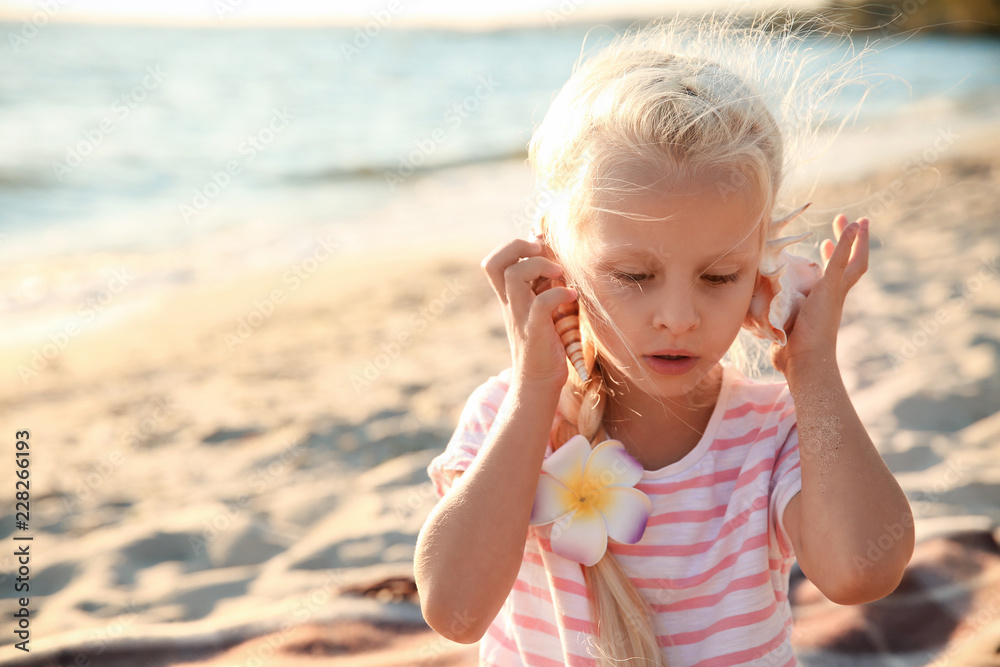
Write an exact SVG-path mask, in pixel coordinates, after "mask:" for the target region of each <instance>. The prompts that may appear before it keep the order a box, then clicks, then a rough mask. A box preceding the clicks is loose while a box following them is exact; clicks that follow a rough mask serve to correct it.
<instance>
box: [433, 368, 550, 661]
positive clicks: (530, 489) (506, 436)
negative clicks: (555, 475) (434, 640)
mask: <svg viewBox="0 0 1000 667" xmlns="http://www.w3.org/2000/svg"><path fill="white" fill-rule="evenodd" d="M558 397H559V393H558V391H556V392H553V391H552V390H551V388H549V387H535V386H532V385H521V386H514V385H512V386H511V387H510V390H509V391H508V393H507V396H506V397H505V398H504V400H503V403H502V404H501V405H500V410H499V413H498V414H497V420H496V422H495V424H494V426H493V428H492V429H491V430H490V435H489V436H488V437H487V439H486V442H485V443H483V446H482V449H481V450H480V451H479V453H478V455H477V456H476V458H475V459H474V460H473V462H472V464H471V465H470V466H469V469H468V470H466V471H465V472H464V473H463V474H462V475H461V476H459V477H458V478H457V479H456V480H455V482H454V483H453V485H452V488H451V490H450V491H449V492H448V493H447V494H446V495H445V497H444V498H443V499H442V500H441V501H440V502H439V503H438V504H437V506H436V507H435V508H434V510H433V511H432V512H431V514H430V516H429V517H428V519H427V522H426V523H425V524H424V526H423V528H422V529H421V531H420V535H419V536H418V538H417V551H416V556H415V558H414V574H415V578H416V582H417V588H418V590H419V591H420V606H421V608H422V610H423V614H424V618H425V619H426V621H427V623H428V625H430V626H431V627H432V628H434V630H436V631H437V632H438V633H439V634H441V635H443V636H444V637H447V638H448V639H451V640H453V641H457V642H462V643H472V642H476V641H478V640H479V639H480V638H481V637H482V636H483V634H484V633H485V632H486V628H487V627H488V626H489V624H490V623H491V622H492V621H493V619H494V618H495V617H496V615H497V612H499V611H500V607H501V606H502V605H503V603H504V600H505V599H506V598H507V595H508V593H510V589H511V587H513V585H514V581H515V580H516V579H517V574H518V571H519V570H520V567H521V559H522V557H523V555H524V543H525V538H526V537H527V531H528V520H529V518H530V517H531V506H532V503H533V501H534V499H535V489H536V487H537V485H538V476H539V475H540V474H541V468H542V458H543V456H544V454H545V446H546V444H547V443H548V436H549V429H550V428H551V426H552V418H553V416H554V415H555V410H556V403H557V402H558Z"/></svg>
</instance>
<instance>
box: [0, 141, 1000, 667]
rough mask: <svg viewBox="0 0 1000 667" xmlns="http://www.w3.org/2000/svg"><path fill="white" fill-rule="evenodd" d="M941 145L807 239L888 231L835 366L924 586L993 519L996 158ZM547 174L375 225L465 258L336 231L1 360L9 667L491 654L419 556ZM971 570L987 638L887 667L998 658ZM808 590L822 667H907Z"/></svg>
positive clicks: (810, 221) (122, 260) (998, 307)
mask: <svg viewBox="0 0 1000 667" xmlns="http://www.w3.org/2000/svg"><path fill="white" fill-rule="evenodd" d="M928 145H930V146H932V144H928ZM928 145H923V144H920V143H917V144H915V145H914V146H913V147H912V150H910V151H909V153H910V154H911V155H912V156H915V158H914V160H911V162H910V163H909V166H908V167H901V166H895V167H892V168H887V167H885V166H884V165H883V166H881V167H877V168H872V169H867V168H866V169H862V170H860V171H859V172H858V173H856V174H854V175H853V176H852V177H851V178H847V179H846V180H843V181H841V182H838V183H835V184H824V185H821V186H820V187H817V188H816V189H815V190H814V191H812V192H803V193H802V196H803V198H807V200H811V201H813V202H814V204H813V205H812V207H811V208H810V210H809V211H808V212H807V214H806V215H805V216H804V219H803V224H802V226H803V227H804V228H807V229H811V230H813V231H815V233H816V241H817V242H818V240H820V239H821V238H825V237H826V236H828V235H829V234H830V231H829V225H830V221H831V220H832V218H833V217H834V215H835V214H836V213H837V212H839V211H843V212H845V213H846V214H847V215H848V216H849V217H851V219H855V218H857V217H859V216H861V215H868V216H869V217H870V218H871V219H872V238H873V249H872V256H871V266H870V270H869V273H868V274H867V275H866V277H865V278H864V279H863V280H862V282H861V283H860V284H859V285H858V286H857V288H856V289H855V291H854V292H853V293H852V295H851V297H850V298H849V301H848V304H847V308H846V312H845V317H844V322H843V327H842V330H841V334H840V338H839V346H840V349H839V359H840V362H841V368H842V371H843V374H844V377H845V381H846V382H847V384H848V388H849V390H850V392H851V395H852V397H853V399H854V402H855V405H856V406H857V408H858V411H859V413H860V414H861V416H862V418H863V420H864V422H865V424H866V426H867V427H868V429H869V432H870V433H871V435H872V438H873V440H874V441H875V442H876V443H877V445H878V447H879V449H880V451H881V453H882V455H883V457H884V458H885V460H886V462H887V463H888V465H889V466H890V468H891V469H892V470H893V472H894V473H895V474H896V476H897V478H898V480H899V482H900V484H901V485H902V487H903V489H904V490H905V491H906V492H907V494H908V496H909V498H910V501H911V504H912V506H913V510H914V514H915V516H916V529H917V537H918V540H919V541H920V543H921V546H920V547H918V549H921V550H920V551H919V554H920V559H922V560H920V562H921V563H924V567H926V566H927V565H926V564H927V563H930V565H931V567H933V566H934V564H935V563H938V562H944V561H945V560H947V559H946V557H945V555H942V554H945V553H946V552H945V551H942V549H943V547H940V545H941V544H944V542H942V540H946V539H948V538H950V537H954V536H956V535H959V536H963V535H964V536H968V535H979V536H985V537H983V539H987V538H989V539H993V540H995V537H989V536H991V535H993V536H996V535H997V529H998V526H1000V456H998V452H1000V449H998V447H1000V445H998V441H1000V328H998V320H1000V213H998V211H1000V158H998V157H997V155H1000V150H998V149H1000V139H998V137H997V135H996V134H993V135H991V136H988V137H985V138H984V137H975V138H973V137H965V138H964V139H963V140H962V142H960V143H956V144H952V145H949V146H946V147H945V148H943V149H941V150H937V151H933V154H932V153H931V152H928V151H929V149H928ZM900 164H902V162H901V163H900ZM529 182H530V178H529V177H528V174H527V171H526V167H525V166H524V165H523V164H520V163H518V162H509V163H501V164H494V165H485V166H483V165H480V166H475V167H467V168H464V169H463V170H455V171H443V172H438V173H430V174H428V175H426V176H424V177H423V178H421V179H418V180H416V181H414V182H413V183H411V184H409V185H408V188H407V189H406V191H405V192H402V193H401V194H400V195H399V197H397V198H394V199H393V201H391V202H389V203H388V204H386V207H385V209H384V210H382V211H379V212H376V213H375V214H373V216H384V217H391V216H393V215H400V216H401V215H403V214H404V213H405V212H406V211H407V210H410V211H412V210H414V208H413V207H414V206H419V207H420V209H419V210H420V215H421V216H426V218H427V219H428V220H429V219H431V218H432V217H440V218H444V222H442V223H440V224H441V225H444V226H445V227H447V228H449V229H455V230H459V229H461V232H460V233H456V234H453V235H451V237H452V238H453V240H452V241H451V242H449V243H444V242H441V241H440V237H439V238H436V239H434V240H433V241H432V242H423V243H422V242H421V241H420V239H419V238H414V239H413V241H412V242H410V243H407V244H403V243H399V242H395V243H393V244H392V247H389V248H387V249H385V250H383V251H381V252H378V253H373V252H371V251H370V250H365V251H357V250H352V249H351V248H350V247H348V246H345V245H344V244H338V243H337V238H336V235H333V236H329V235H324V234H322V233H317V234H316V235H315V236H314V237H313V242H312V243H311V244H309V245H307V246H306V247H304V248H303V250H302V252H301V253H300V255H299V256H298V257H297V258H296V259H295V260H294V262H293V263H292V264H288V265H282V266H277V267H275V266H271V267H267V268H266V269H261V270H258V271H250V270H246V271H244V272H242V273H241V274H239V275H236V276H232V277H227V278H226V279H225V280H222V279H220V280H215V281H211V282H195V283H188V284H180V285H178V286H176V287H175V288H173V289H171V290H168V291H164V292H162V293H160V294H158V296H157V298H156V299H155V301H154V302H152V303H151V304H146V305H145V306H144V307H143V308H139V309H136V310H135V311H134V312H132V313H130V314H128V315H127V316H125V315H123V316H122V317H121V318H120V319H118V320H114V321H112V322H111V323H110V324H104V325H103V326H100V327H94V328H91V329H87V330H85V331H83V332H81V333H80V334H79V335H76V336H73V337H72V339H71V340H70V341H69V343H68V344H67V345H66V346H65V348H64V349H60V350H59V351H58V353H57V354H54V355H52V358H48V357H46V358H45V363H44V365H42V367H41V368H35V367H32V365H31V364H32V358H33V354H34V353H35V352H37V351H39V350H41V349H42V346H43V345H44V344H45V343H46V342H47V341H46V338H45V337H44V336H39V337H37V338H36V339H35V340H32V341H24V342H22V343H18V344H10V345H7V346H5V348H4V349H3V350H2V353H0V354H2V359H0V361H2V364H0V368H2V369H3V371H4V373H5V375H4V378H5V382H3V383H2V384H0V401H2V404H3V406H4V414H5V416H6V418H5V424H6V427H7V442H8V444H7V445H5V449H4V452H5V454H4V456H6V457H8V460H11V459H13V458H14V444H13V443H14V438H13V435H14V432H15V431H16V430H22V429H27V430H29V431H30V443H31V449H30V452H31V453H30V471H31V478H30V479H31V496H30V497H31V521H30V529H29V530H28V531H18V530H16V529H15V526H14V514H13V503H12V502H7V503H5V504H4V507H3V509H2V510H0V516H2V520H0V537H3V538H4V540H5V543H6V544H7V545H10V544H14V542H13V541H12V538H13V537H14V536H17V535H20V534H30V535H31V536H33V540H32V542H31V546H30V548H31V559H30V576H31V605H30V607H31V621H30V633H31V634H30V648H31V652H30V654H29V653H23V652H21V651H17V650H16V649H15V648H14V646H13V644H14V642H15V641H16V638H15V636H14V635H13V633H12V632H11V630H10V628H11V622H10V619H11V617H10V616H9V615H7V614H8V613H9V612H7V611H6V610H8V609H11V610H13V609H14V608H15V607H14V605H13V603H15V602H16V601H15V600H11V599H7V600H5V603H4V604H5V607H4V609H5V618H6V619H7V620H6V621H5V623H4V625H3V628H4V631H3V634H2V636H0V664H10V665H71V664H94V665H146V666H150V665H181V664H184V665H199V666H203V667H207V666H209V665H213V666H214V665H248V666H249V665H306V664H308V665H406V664H422V665H472V664H475V656H476V647H475V646H461V645H457V644H452V643H451V642H447V641H445V640H443V639H440V638H438V637H437V636H436V635H435V634H434V633H432V632H431V631H430V630H428V629H427V628H426V626H424V625H423V622H422V620H421V617H420V611H419V607H418V605H417V604H416V597H415V591H414V590H413V587H412V580H411V576H412V557H413V549H414V542H415V538H416V535H417V532H418V531H419V529H420V526H421V524H422V523H423V520H424V518H425V517H426V515H427V513H428V511H429V510H430V508H431V507H432V506H433V503H434V501H435V496H434V494H433V491H432V488H431V485H430V483H429V481H428V479H427V476H426V472H425V468H426V466H427V464H428V463H429V461H430V460H431V459H432V458H433V457H434V456H435V455H436V454H437V453H438V452H439V451H440V450H441V449H442V448H443V447H444V445H445V443H446V442H447V440H448V438H449V436H450V435H451V431H452V429H453V428H454V425H455V423H456V421H457V418H458V415H459V412H460V410H461V408H462V405H463V404H464V402H465V399H466V398H467V396H468V394H469V392H470V391H471V390H472V389H473V388H474V387H476V386H478V385H479V384H480V383H481V382H482V381H483V380H484V379H485V378H487V377H488V376H489V375H491V374H494V373H495V372H497V371H499V370H501V369H502V368H504V367H506V366H507V365H508V364H509V351H508V347H507V341H506V334H505V330H504V326H503V321H502V318H501V316H500V312H499V309H498V308H497V306H496V303H495V297H494V295H493V293H492V291H491V290H490V288H489V286H488V284H487V282H486V280H485V278H484V276H483V275H482V272H481V270H480V268H479V262H480V260H481V259H482V257H483V256H484V255H485V254H486V253H487V252H489V250H490V249H491V248H492V247H493V246H494V245H495V244H496V243H497V242H499V240H501V239H502V238H505V237H506V236H512V235H514V234H515V233H517V232H518V229H517V226H518V225H517V215H518V211H519V210H523V209H524V206H525V204H524V202H525V201H526V199H525V198H526V196H527V191H526V189H525V188H526V186H527V184H528V183H529ZM497 202H503V204H502V205H501V206H499V207H498V206H497ZM791 203H792V202H789V204H791ZM469 211H482V212H483V214H482V219H479V220H475V221H471V222H470V221H469V213H468V212H469ZM448 225H451V227H448ZM477 225H479V226H478V227H477ZM143 261H145V260H144V259H143V258H142V257H126V256H117V257H109V258H106V266H107V267H114V266H129V265H130V263H133V264H136V265H138V264H141V262H143ZM296 268H298V271H296V270H295V269H296ZM8 269H10V267H8ZM10 270H13V269H10ZM109 275H110V274H109ZM289 276H291V277H289ZM122 303H124V301H122ZM115 307H116V304H115V303H112V304H111V305H110V306H109V309H113V308H115ZM25 369H30V372H28V373H27V374H26V373H25ZM8 479H9V478H8ZM9 481H10V480H9ZM10 486H12V485H10ZM8 495H9V494H8ZM963 539H964V538H963ZM947 544H959V543H958V542H948V543H947ZM992 544H993V545H994V546H995V544H996V542H995V541H994V542H993V543H992ZM984 549H985V550H984V551H983V553H988V551H989V549H988V548H986V547H984ZM12 551H13V549H8V548H5V549H4V555H3V556H0V573H2V576H0V580H2V581H0V585H2V591H3V593H2V596H3V597H5V598H10V597H12V593H11V591H12V585H11V584H12V581H11V579H12V577H13V573H14V572H15V569H16V565H15V561H14V557H13V556H12V555H11V553H12ZM947 553H952V552H947ZM958 553H962V551H961V550H960V549H959V551H958ZM976 553H979V552H976ZM983 558H984V559H986V556H983ZM935 559H937V560H935ZM976 562H977V563H978V565H977V567H980V569H981V570H982V573H983V574H982V576H981V578H980V579H978V580H976V581H975V582H973V584H971V585H970V586H971V588H970V590H971V591H972V592H973V593H975V592H976V591H979V593H981V594H980V595H978V597H976V595H972V597H969V598H968V599H965V598H963V600H964V602H963V604H964V605H965V606H964V607H961V611H959V612H955V613H958V614H959V615H960V616H961V615H963V614H965V615H971V614H973V613H974V612H976V611H977V609H979V608H980V607H981V608H982V609H985V610H986V612H984V613H985V614H986V615H985V616H984V617H983V620H982V622H979V621H977V622H976V623H971V622H969V623H965V624H964V625H962V623H961V618H959V619H957V620H955V623H953V624H951V625H949V626H948V627H947V628H946V629H945V630H941V631H937V630H934V631H933V632H932V630H933V628H938V627H939V625H940V624H938V625H934V623H935V617H934V616H933V614H930V617H929V619H930V620H927V618H924V620H921V619H919V618H918V619H916V620H914V621H913V623H914V625H913V626H912V627H910V628H908V629H906V630H905V631H900V632H902V634H904V635H906V636H919V635H921V634H923V635H924V636H926V637H929V636H931V635H934V636H935V637H936V638H937V639H935V640H934V641H935V642H936V643H933V642H932V643H930V644H928V645H924V646H922V647H918V648H914V647H907V646H904V647H903V648H897V649H893V651H894V655H895V656H896V658H897V659H898V660H902V661H903V662H897V663H894V664H926V663H927V662H930V661H932V660H934V659H935V657H936V656H947V657H948V659H949V660H951V661H953V662H949V663H948V664H969V665H972V664H996V663H995V662H988V660H996V654H995V650H996V648H998V647H1000V625H998V621H1000V611H996V610H994V611H990V609H991V607H990V606H989V605H990V604H992V603H993V602H994V601H995V600H1000V592H998V590H1000V589H998V588H997V582H998V581H1000V577H998V576H997V574H998V568H997V567H996V562H995V561H992V560H980V561H976ZM977 571H978V570H977ZM977 582H978V583H977ZM807 583H808V582H804V583H803V588H802V591H801V596H800V599H799V600H797V606H796V607H795V608H796V614H797V618H799V619H801V620H802V626H801V627H802V628H803V630H802V631H801V632H798V631H797V633H796V635H795V642H796V646H797V647H798V649H799V650H800V651H801V652H802V659H803V662H804V664H888V663H880V662H879V659H878V653H877V650H876V649H873V651H872V652H871V653H870V654H866V655H868V657H870V658H871V662H870V663H865V662H864V660H863V659H862V658H864V656H861V657H858V656H859V655H860V654H857V653H843V652H841V653H838V652H837V651H836V650H833V649H831V646H835V643H831V640H830V638H829V637H828V636H825V635H823V634H822V633H819V634H817V631H816V630H815V628H816V627H818V626H817V625H816V624H815V623H811V622H810V621H809V618H814V617H815V615H816V614H822V613H827V612H830V609H829V608H828V606H825V605H824V603H823V601H822V600H820V599H816V598H815V596H813V597H810V596H809V595H808V594H807V593H808V591H807V589H806V588H805V586H806V585H807ZM984 592H988V593H989V595H986V594H985V593H984ZM899 594H900V595H902V594H903V592H900V593H899ZM896 595H897V594H894V596H896ZM894 596H890V598H889V599H888V600H892V599H893V597H894ZM990 596H995V597H990ZM826 605H829V607H836V605H832V603H826ZM977 605H978V607H977ZM956 608H957V607H956ZM840 609H843V608H840ZM824 610H826V611H824ZM863 611H864V610H862V609H858V610H853V611H852V610H847V611H845V612H842V613H854V614H863ZM806 612H808V613H806ZM838 613H841V612H838ZM809 614H812V616H809ZM970 617H971V616H970ZM851 618H853V619H854V620H853V621H851V622H850V623H847V624H848V625H851V623H855V625H856V622H857V619H858V618H868V619H869V620H871V618H873V617H871V616H857V615H856V616H853V617H851ZM953 620H954V619H953ZM871 622H872V623H875V622H876V621H871ZM923 622H926V623H929V624H930V625H928V626H926V628H925V627H924V626H922V625H920V623H923ZM845 623H846V621H845ZM863 625H864V624H863V623H862V627H863ZM823 627H831V626H823ZM928 628H931V629H928ZM934 632H937V634H934ZM904 644H905V642H904ZM894 646H896V645H894ZM989 646H992V650H993V651H994V654H993V655H992V657H990V655H989V653H988V647H989ZM977 647H979V648H977ZM977 651H978V653H977ZM970 652H971V653H970ZM970 655H973V656H978V658H976V657H969V656H970ZM81 656H82V657H81ZM809 656H813V657H814V658H815V661H814V662H808V658H809ZM838 656H840V657H843V656H847V657H844V658H843V659H844V662H842V663H838V662H837V659H839V658H838ZM974 659H981V660H982V661H981V662H974V661H973V660H974ZM74 661H76V662H74ZM87 661H89V662H87ZM852 661H853V662H852ZM859 661H860V662H859Z"/></svg>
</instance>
